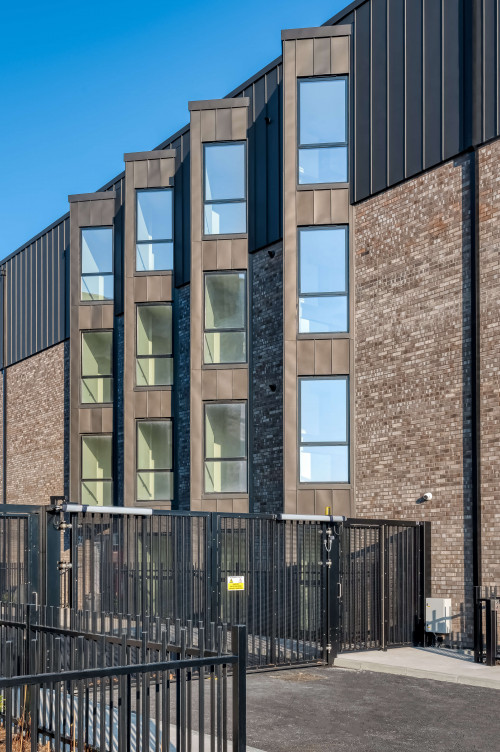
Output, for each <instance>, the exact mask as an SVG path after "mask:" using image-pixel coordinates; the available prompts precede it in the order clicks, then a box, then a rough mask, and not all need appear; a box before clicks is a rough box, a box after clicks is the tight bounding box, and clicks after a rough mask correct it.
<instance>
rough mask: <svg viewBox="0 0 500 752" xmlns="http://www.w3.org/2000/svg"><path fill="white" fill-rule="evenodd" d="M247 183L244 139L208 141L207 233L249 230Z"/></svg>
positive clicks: (205, 192)
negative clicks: (221, 142) (216, 142)
mask: <svg viewBox="0 0 500 752" xmlns="http://www.w3.org/2000/svg"><path fill="white" fill-rule="evenodd" d="M246 182H247V178H246V142H245V141H236V142H234V143H225V144H205V149H204V199H205V210H204V211H205V216H204V223H203V224H204V233H205V235H235V234H239V233H245V232H246V231H247V202H246V197H247V192H246Z"/></svg>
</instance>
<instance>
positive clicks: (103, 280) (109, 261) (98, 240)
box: [81, 227, 113, 301]
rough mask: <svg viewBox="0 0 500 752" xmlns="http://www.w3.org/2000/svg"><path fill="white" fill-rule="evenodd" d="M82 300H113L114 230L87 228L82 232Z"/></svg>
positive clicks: (108, 228) (109, 228)
mask: <svg viewBox="0 0 500 752" xmlns="http://www.w3.org/2000/svg"><path fill="white" fill-rule="evenodd" d="M81 240H82V277H81V299H82V300H85V301H89V300H96V301H102V300H113V230H112V229H111V227H87V228H86V229H83V230H82V231H81Z"/></svg>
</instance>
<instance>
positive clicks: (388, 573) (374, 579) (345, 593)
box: [339, 520, 430, 651]
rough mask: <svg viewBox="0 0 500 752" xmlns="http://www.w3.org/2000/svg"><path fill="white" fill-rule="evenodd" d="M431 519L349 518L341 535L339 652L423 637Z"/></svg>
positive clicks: (371, 647) (415, 640)
mask: <svg viewBox="0 0 500 752" xmlns="http://www.w3.org/2000/svg"><path fill="white" fill-rule="evenodd" d="M429 534H430V530H429V526H428V524H416V523H411V522H400V521H388V522H381V521H379V520H373V521H370V520H349V521H348V524H346V525H344V526H343V528H342V532H341V537H340V545H341V553H340V562H341V563H340V585H341V594H342V596H341V609H340V645H339V650H340V651H349V650H370V649H376V650H378V649H382V650H385V649H387V647H391V646H394V645H411V644H418V643H422V642H423V637H424V622H423V614H424V609H425V603H424V597H425V592H426V590H428V588H429V582H428V580H429V569H428V566H427V565H428V548H429V544H430V543H429Z"/></svg>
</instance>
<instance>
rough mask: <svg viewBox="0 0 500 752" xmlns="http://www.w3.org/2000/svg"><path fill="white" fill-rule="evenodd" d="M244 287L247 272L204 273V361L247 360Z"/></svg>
mask: <svg viewBox="0 0 500 752" xmlns="http://www.w3.org/2000/svg"><path fill="white" fill-rule="evenodd" d="M246 287H247V275H246V272H222V273H210V274H205V344H204V361H205V363H207V364H212V363H246V359H247V352H246V339H247V336H246V318H247V316H246V307H247V302H246V297H247V295H246Z"/></svg>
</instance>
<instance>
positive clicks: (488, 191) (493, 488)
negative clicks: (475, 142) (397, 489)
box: [479, 141, 500, 585]
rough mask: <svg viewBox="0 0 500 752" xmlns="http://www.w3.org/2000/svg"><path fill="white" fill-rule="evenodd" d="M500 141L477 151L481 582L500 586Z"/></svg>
mask: <svg viewBox="0 0 500 752" xmlns="http://www.w3.org/2000/svg"><path fill="white" fill-rule="evenodd" d="M499 160H500V141H495V142H494V143H492V144H490V145H488V146H485V147H483V148H482V149H480V151H479V219H480V224H479V228H480V229H479V233H480V235H479V237H480V249H481V250H480V260H479V263H480V275H479V276H480V283H481V308H480V322H481V338H480V341H481V408H480V415H481V509H482V511H481V523H482V524H481V539H482V540H481V550H482V581H483V584H484V585H500V171H499V169H498V165H499Z"/></svg>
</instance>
